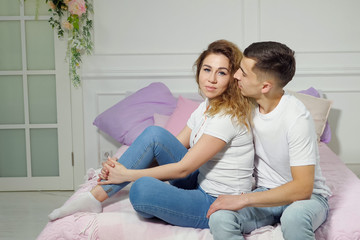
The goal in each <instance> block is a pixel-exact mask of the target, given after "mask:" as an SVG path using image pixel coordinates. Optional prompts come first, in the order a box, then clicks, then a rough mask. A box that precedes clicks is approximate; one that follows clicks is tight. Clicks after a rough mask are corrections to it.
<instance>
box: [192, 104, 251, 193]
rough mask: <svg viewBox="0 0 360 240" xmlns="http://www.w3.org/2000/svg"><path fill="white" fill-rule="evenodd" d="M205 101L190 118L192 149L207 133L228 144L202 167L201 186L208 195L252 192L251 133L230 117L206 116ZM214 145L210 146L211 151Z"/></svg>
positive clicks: (199, 180) (200, 174) (200, 172)
mask: <svg viewBox="0 0 360 240" xmlns="http://www.w3.org/2000/svg"><path fill="white" fill-rule="evenodd" d="M207 106H208V100H205V101H204V102H202V103H201V104H200V106H199V107H198V108H197V109H196V110H195V111H194V112H193V113H192V115H191V116H190V118H189V120H188V122H187V126H188V127H189V128H190V129H191V130H192V132H191V136H190V147H192V146H193V145H194V144H196V142H197V141H198V140H199V139H200V137H201V136H202V135H203V134H208V135H211V136H213V137H216V138H219V139H221V140H223V141H224V142H226V146H225V147H224V148H223V149H222V150H221V151H220V152H218V153H217V154H216V155H215V156H214V157H213V158H212V159H210V160H209V161H208V162H206V163H205V164H203V165H202V166H201V167H200V168H199V175H198V183H199V185H200V187H201V188H202V189H203V190H204V191H205V192H206V193H207V194H209V195H212V196H215V197H217V196H218V195H222V194H231V195H236V194H241V193H243V192H249V191H251V187H252V179H253V177H252V174H253V168H254V145H253V136H252V132H251V130H248V129H247V128H246V126H244V125H240V124H237V123H236V122H234V121H233V120H232V119H231V116H229V115H224V114H216V115H215V116H208V115H207V114H205V111H206V108H207ZM210 147H211V146H209V148H210Z"/></svg>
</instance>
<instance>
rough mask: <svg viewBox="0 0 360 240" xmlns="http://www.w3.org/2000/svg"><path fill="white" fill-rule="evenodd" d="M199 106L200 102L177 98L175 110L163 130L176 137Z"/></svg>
mask: <svg viewBox="0 0 360 240" xmlns="http://www.w3.org/2000/svg"><path fill="white" fill-rule="evenodd" d="M199 105H200V102H196V101H192V100H190V99H187V98H183V97H182V96H179V98H178V101H177V105H176V108H175V110H174V112H173V113H172V114H171V116H170V118H169V120H168V121H167V123H166V125H165V128H166V129H167V130H168V131H169V132H171V133H172V134H173V135H174V136H177V135H178V134H179V133H180V132H181V130H182V129H183V128H184V127H185V126H186V123H187V121H188V119H189V117H190V115H191V114H192V113H193V112H194V111H195V109H196V108H197V107H198V106H199Z"/></svg>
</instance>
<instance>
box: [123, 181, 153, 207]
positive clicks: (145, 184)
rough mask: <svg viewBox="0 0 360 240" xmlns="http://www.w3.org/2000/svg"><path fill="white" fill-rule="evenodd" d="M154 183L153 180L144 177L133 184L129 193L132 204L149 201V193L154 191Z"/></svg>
mask: <svg viewBox="0 0 360 240" xmlns="http://www.w3.org/2000/svg"><path fill="white" fill-rule="evenodd" d="M152 181H153V178H151V177H142V178H139V179H138V180H136V181H135V182H134V183H133V184H132V186H131V188H130V192H129V198H130V202H131V203H132V204H133V203H137V202H139V201H142V200H144V199H147V197H148V195H149V191H151V189H152V187H151V186H150V185H151V182H152Z"/></svg>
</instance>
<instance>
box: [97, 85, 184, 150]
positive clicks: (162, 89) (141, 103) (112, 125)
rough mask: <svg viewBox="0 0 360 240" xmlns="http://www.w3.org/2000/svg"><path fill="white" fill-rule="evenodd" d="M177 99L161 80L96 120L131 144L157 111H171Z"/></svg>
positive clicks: (105, 128)
mask: <svg viewBox="0 0 360 240" xmlns="http://www.w3.org/2000/svg"><path fill="white" fill-rule="evenodd" d="M176 103H177V99H176V98H175V97H174V96H173V95H172V94H171V92H170V90H169V88H168V87H167V86H166V85H165V84H163V83H160V82H156V83H151V84H150V85H149V86H147V87H145V88H142V89H140V90H138V91H137V92H135V93H133V94H131V95H130V96H128V97H126V98H125V99H123V100H121V101H120V102H118V103H117V104H115V105H114V106H112V107H110V108H109V109H107V110H105V111H104V112H103V113H101V114H100V115H98V116H97V117H96V118H95V120H94V122H93V124H94V125H95V126H97V127H98V128H99V129H100V130H101V131H103V132H105V133H106V134H108V135H109V136H111V137H112V138H114V139H115V140H116V141H118V142H120V143H122V144H125V145H131V144H132V142H133V141H134V140H135V139H136V138H137V137H138V136H139V135H140V134H141V133H142V131H144V130H145V128H147V127H148V126H151V125H153V124H154V118H153V116H154V113H159V114H163V115H171V114H172V112H173V111H174V109H175V107H176Z"/></svg>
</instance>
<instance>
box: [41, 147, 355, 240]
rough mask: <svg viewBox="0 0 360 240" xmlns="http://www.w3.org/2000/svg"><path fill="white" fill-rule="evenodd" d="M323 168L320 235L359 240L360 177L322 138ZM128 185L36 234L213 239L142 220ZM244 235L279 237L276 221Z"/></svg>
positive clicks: (258, 239) (91, 180) (46, 238)
mask: <svg viewBox="0 0 360 240" xmlns="http://www.w3.org/2000/svg"><path fill="white" fill-rule="evenodd" d="M319 149H320V156H321V168H322V170H323V174H324V176H325V177H326V179H327V184H328V185H329V187H330V188H331V190H332V191H333V196H331V197H330V199H329V205H330V214H329V217H328V219H327V221H326V222H325V223H324V224H323V225H322V226H321V227H320V228H319V229H318V230H317V231H316V239H318V240H335V239H336V240H340V239H341V240H347V239H349V240H350V239H351V240H354V239H355V240H356V239H357V240H360V207H359V204H357V202H358V201H359V200H358V199H360V180H359V179H358V178H357V177H356V176H355V174H353V173H352V172H351V170H350V169H348V168H347V167H346V166H345V164H344V163H342V162H341V160H340V159H339V158H338V157H337V156H336V155H335V154H334V153H333V152H332V151H331V150H330V149H329V148H328V146H327V145H326V144H323V143H320V145H319ZM96 176H97V174H96V171H95V170H90V171H89V172H88V181H86V182H85V183H84V184H83V185H82V186H81V187H80V189H79V190H78V191H76V192H75V193H74V195H73V196H72V197H70V199H69V200H68V201H67V202H70V201H72V199H74V198H76V197H77V195H78V194H79V193H81V192H84V191H89V190H90V189H91V188H92V187H93V186H95V185H96V178H97V177H96ZM128 189H129V187H127V188H125V189H124V190H123V191H120V192H119V193H118V194H116V195H115V196H113V197H112V198H110V199H108V200H107V201H106V202H104V210H103V213H100V214H93V213H78V214H74V215H71V216H68V217H64V218H62V219H58V220H56V221H54V222H49V223H48V224H47V225H46V227H45V228H44V230H43V231H42V232H41V233H40V235H39V237H38V240H52V239H79V240H80V239H101V240H106V239H109V240H110V239H111V240H112V239H132V240H136V239H139V240H140V239H141V240H145V239H163V240H176V239H179V240H180V239H199V240H211V239H213V238H212V235H211V234H210V231H209V229H193V228H183V227H176V226H171V225H169V224H166V223H164V222H162V221H160V220H145V219H143V218H141V217H139V216H138V215H137V214H136V212H135V211H134V210H133V208H132V206H131V204H130V201H129V198H128ZM245 237H246V239H247V240H267V239H277V240H281V239H283V237H282V233H281V228H280V225H279V224H278V225H276V226H266V227H263V228H260V229H257V230H255V231H253V232H252V233H251V234H250V235H247V236H245Z"/></svg>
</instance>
